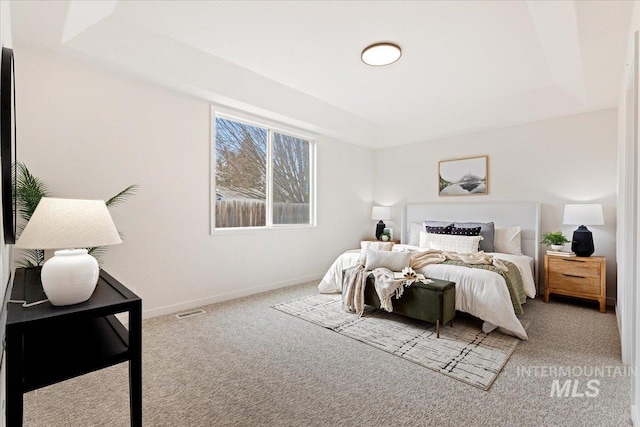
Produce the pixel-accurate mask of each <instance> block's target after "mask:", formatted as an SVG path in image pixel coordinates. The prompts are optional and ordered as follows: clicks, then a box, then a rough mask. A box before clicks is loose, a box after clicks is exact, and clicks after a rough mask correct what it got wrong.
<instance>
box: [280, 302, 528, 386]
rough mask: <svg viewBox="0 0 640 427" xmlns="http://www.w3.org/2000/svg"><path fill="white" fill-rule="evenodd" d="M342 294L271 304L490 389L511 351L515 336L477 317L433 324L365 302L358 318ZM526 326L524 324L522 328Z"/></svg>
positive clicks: (433, 368) (458, 318)
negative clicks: (487, 327) (485, 327)
mask: <svg viewBox="0 0 640 427" xmlns="http://www.w3.org/2000/svg"><path fill="white" fill-rule="evenodd" d="M341 305H342V303H341V298H340V295H324V294H315V295H310V296H307V297H302V298H298V299H295V300H293V301H289V302H284V303H281V304H277V305H274V306H272V308H275V309H276V310H279V311H282V312H284V313H287V314H290V315H293V316H295V317H299V318H301V319H304V320H307V321H309V322H311V323H314V324H316V325H319V326H323V327H325V328H328V329H331V330H332V331H335V332H337V333H339V334H342V335H345V336H347V337H350V338H353V339H355V340H358V341H361V342H363V343H365V344H369V345H371V346H373V347H375V348H378V349H380V350H384V351H386V352H388V353H391V354H393V355H395V356H399V357H401V358H403V359H405V360H409V361H411V362H414V363H417V364H418V365H422V366H424V367H426V368H429V369H432V370H434V371H436V372H440V373H441V374H444V375H447V376H449V377H451V378H455V379H457V380H460V381H462V382H465V383H467V384H470V385H472V386H475V387H478V388H480V389H482V390H488V389H489V387H491V384H493V382H494V381H495V379H496V377H497V376H498V374H499V373H500V371H501V370H502V367H503V366H504V365H505V363H507V360H508V359H509V357H510V356H511V354H512V353H513V351H514V350H515V348H516V346H517V345H518V342H520V340H519V339H518V338H515V337H512V336H509V335H504V334H502V333H500V332H498V331H494V332H491V333H488V334H485V333H484V332H482V330H481V329H480V323H479V322H477V321H476V322H474V321H473V320H475V319H470V318H466V317H461V318H460V317H457V318H456V319H454V321H453V322H454V324H453V326H450V325H449V324H447V325H441V326H440V338H436V327H435V325H432V324H430V323H427V322H422V321H417V320H412V319H409V318H407V317H404V316H400V315H397V314H394V313H388V312H386V311H384V310H381V309H376V308H374V307H370V306H365V312H364V314H363V315H362V317H358V316H356V315H355V314H351V313H347V312H345V311H343V310H342V307H341ZM526 326H527V325H525V327H526Z"/></svg>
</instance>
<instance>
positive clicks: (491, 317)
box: [318, 202, 540, 339]
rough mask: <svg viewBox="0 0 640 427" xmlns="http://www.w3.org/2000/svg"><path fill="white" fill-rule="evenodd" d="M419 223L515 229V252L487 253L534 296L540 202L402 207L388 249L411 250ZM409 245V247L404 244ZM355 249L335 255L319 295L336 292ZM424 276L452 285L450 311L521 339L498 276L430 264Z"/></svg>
mask: <svg viewBox="0 0 640 427" xmlns="http://www.w3.org/2000/svg"><path fill="white" fill-rule="evenodd" d="M423 220H430V221H446V222H459V223H469V222H493V223H494V224H495V225H496V227H520V228H521V232H520V239H519V242H518V243H519V246H520V249H521V254H514V253H496V252H493V253H492V254H493V255H494V256H495V257H496V258H498V259H502V260H506V261H509V262H511V263H513V264H514V265H515V266H516V267H517V268H518V270H519V272H520V275H521V276H522V282H523V287H524V291H525V293H526V295H527V297H529V298H534V297H535V295H536V292H537V283H538V280H537V277H538V259H539V250H540V249H539V248H540V245H539V243H538V242H539V241H540V226H539V224H540V204H539V203H536V202H494V203H420V204H408V205H406V206H405V207H404V209H403V216H402V225H401V229H402V235H401V241H402V243H401V244H400V245H395V246H394V250H399V251H402V250H417V249H418V247H417V246H416V245H415V243H416V241H415V238H416V236H415V232H416V224H419V225H421V224H422V221H423ZM410 243H412V244H410ZM359 256H360V251H359V250H353V251H347V252H345V253H344V254H342V255H340V256H339V257H338V258H337V259H336V260H335V261H334V263H333V264H332V266H331V267H330V268H329V270H328V271H327V273H326V274H325V276H324V278H323V279H322V281H321V282H320V284H319V285H318V289H319V291H320V292H323V293H328V292H340V290H341V288H342V271H343V270H344V269H346V268H349V267H352V266H354V265H356V264H357V263H358V259H359ZM418 272H422V273H424V274H425V275H426V276H427V277H432V278H436V279H441V280H449V281H452V282H455V283H456V310H459V311H463V312H466V313H469V314H471V315H473V316H475V317H478V318H480V319H482V320H483V321H485V325H486V327H485V328H483V329H486V330H489V329H491V327H492V326H497V327H499V328H500V329H501V331H502V332H504V333H508V334H511V335H514V336H517V337H519V338H521V339H527V338H528V337H527V334H526V331H525V330H524V328H523V326H522V324H521V323H520V321H519V320H518V318H517V316H516V313H515V310H514V307H513V304H512V301H511V297H510V294H509V291H508V289H507V285H506V282H505V280H504V278H503V277H502V276H500V275H498V274H496V273H494V272H491V271H485V270H477V269H469V268H466V267H460V266H456V265H447V264H432V265H427V266H425V267H424V268H422V269H420V270H418Z"/></svg>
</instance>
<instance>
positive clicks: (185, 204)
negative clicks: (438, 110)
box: [16, 47, 373, 316]
mask: <svg viewBox="0 0 640 427" xmlns="http://www.w3.org/2000/svg"><path fill="white" fill-rule="evenodd" d="M16 76H17V77H16V84H17V97H18V98H17V102H18V105H17V110H18V118H17V120H18V138H19V139H18V159H19V160H20V161H23V162H25V163H26V164H27V165H28V167H29V168H30V170H31V171H32V172H33V173H34V174H36V175H37V176H39V177H40V178H42V179H43V180H44V181H45V182H46V183H48V184H49V185H50V188H51V190H52V193H53V194H54V195H56V196H60V197H79V198H108V197H110V196H111V195H113V194H115V193H116V192H118V191H120V190H121V189H123V188H124V187H126V186H127V185H129V184H132V183H136V184H139V185H140V187H141V190H140V192H139V194H138V195H136V196H135V197H134V198H132V199H131V200H130V201H128V202H127V203H126V204H123V205H122V206H119V207H116V208H114V209H113V211H112V214H113V217H114V221H115V223H116V225H117V226H118V228H119V230H120V231H121V232H122V233H124V243H123V244H122V245H119V246H115V247H112V248H110V249H109V251H108V253H107V255H106V256H105V258H104V264H103V266H104V268H105V269H106V270H107V271H109V272H110V273H111V274H113V275H114V276H115V277H116V278H118V279H119V280H120V281H122V282H123V283H124V284H125V285H126V286H128V287H130V288H133V289H135V291H137V293H138V294H139V295H140V296H141V297H142V298H143V310H144V311H145V315H147V316H148V315H153V314H160V313H165V312H171V311H176V310H181V309H185V308H188V307H193V306H197V305H201V304H204V303H208V302H212V301H218V300H222V299H228V298H233V297H238V296H242V295H246V294H249V293H254V292H258V291H262V290H267V289H271V288H275V287H281V286H286V285H290V284H295V283H300V282H302V281H305V280H311V279H315V278H318V277H321V275H322V274H323V273H324V272H325V271H326V269H327V268H328V266H329V265H330V264H331V262H332V261H333V259H334V258H335V257H336V255H337V254H338V253H340V252H341V251H343V250H345V249H348V248H350V247H353V246H354V245H355V244H356V243H357V242H358V241H359V240H360V238H361V237H362V236H363V235H366V234H367V233H368V232H370V230H369V228H371V227H373V225H372V224H371V221H370V220H369V216H370V208H371V200H372V188H371V179H372V173H373V168H372V164H373V161H372V153H371V152H370V151H369V150H367V149H364V148H360V147H356V146H354V145H351V144H346V143H341V142H338V141H335V140H331V139H328V138H325V137H320V138H319V139H318V140H317V141H318V144H317V166H318V171H317V176H318V215H317V218H318V221H317V223H318V226H317V227H316V228H313V229H294V230H278V231H274V230H269V231H263V232H253V233H242V234H232V235H214V236H211V235H210V234H209V194H210V187H209V158H210V106H209V103H208V102H207V101H205V100H201V99H197V98H194V97H191V96H188V95H183V94H180V93H178V92H174V91H172V90H169V89H165V88H162V87H160V86H157V85H154V84H150V83H145V82H142V81H140V80H137V79H135V78H132V77H129V76H126V75H121V74H118V73H113V72H108V71H103V70H101V69H98V68H94V67H93V66H91V65H88V64H84V63H81V62H77V61H76V60H70V59H65V58H62V57H60V56H57V57H54V56H49V55H48V54H44V53H42V52H39V51H34V50H30V49H27V48H22V47H17V48H16ZM281 101H282V100H281ZM293 101H295V100H293ZM299 108H304V105H300V106H299ZM370 225H371V227H370Z"/></svg>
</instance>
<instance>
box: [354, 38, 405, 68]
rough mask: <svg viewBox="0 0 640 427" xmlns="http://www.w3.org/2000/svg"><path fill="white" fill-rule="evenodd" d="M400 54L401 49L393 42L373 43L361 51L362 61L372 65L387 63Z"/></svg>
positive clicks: (391, 62) (390, 62) (398, 57)
mask: <svg viewBox="0 0 640 427" xmlns="http://www.w3.org/2000/svg"><path fill="white" fill-rule="evenodd" d="M401 56H402V49H400V46H398V45H397V44H394V43H388V42H385V43H375V44H372V45H371V46H367V47H366V48H365V49H364V50H363V51H362V55H361V58H362V62H364V63H365V64H367V65H371V66H374V67H378V66H382V65H389V64H393V63H394V62H396V61H397V60H398V59H400V57H401Z"/></svg>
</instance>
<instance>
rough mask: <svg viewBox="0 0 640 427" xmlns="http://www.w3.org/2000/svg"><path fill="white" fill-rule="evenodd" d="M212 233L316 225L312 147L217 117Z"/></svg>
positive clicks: (260, 127) (302, 139)
mask: <svg viewBox="0 0 640 427" xmlns="http://www.w3.org/2000/svg"><path fill="white" fill-rule="evenodd" d="M214 128H215V131H214V135H215V141H214V143H215V150H214V151H215V162H214V165H215V174H214V176H215V181H214V188H215V213H214V221H215V223H214V227H215V228H216V229H225V228H246V227H277V226H287V225H288V226H291V225H313V224H314V215H313V213H314V209H315V207H314V204H313V201H314V197H313V194H314V182H313V176H314V174H313V165H314V158H313V157H314V143H313V141H311V139H309V138H305V137H301V136H300V135H295V133H294V132H287V131H283V130H281V129H277V130H276V129H274V128H272V127H270V126H265V125H262V124H257V123H251V122H250V121H245V120H240V119H236V118H231V117H228V116H222V115H218V114H216V115H215V125H214Z"/></svg>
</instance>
